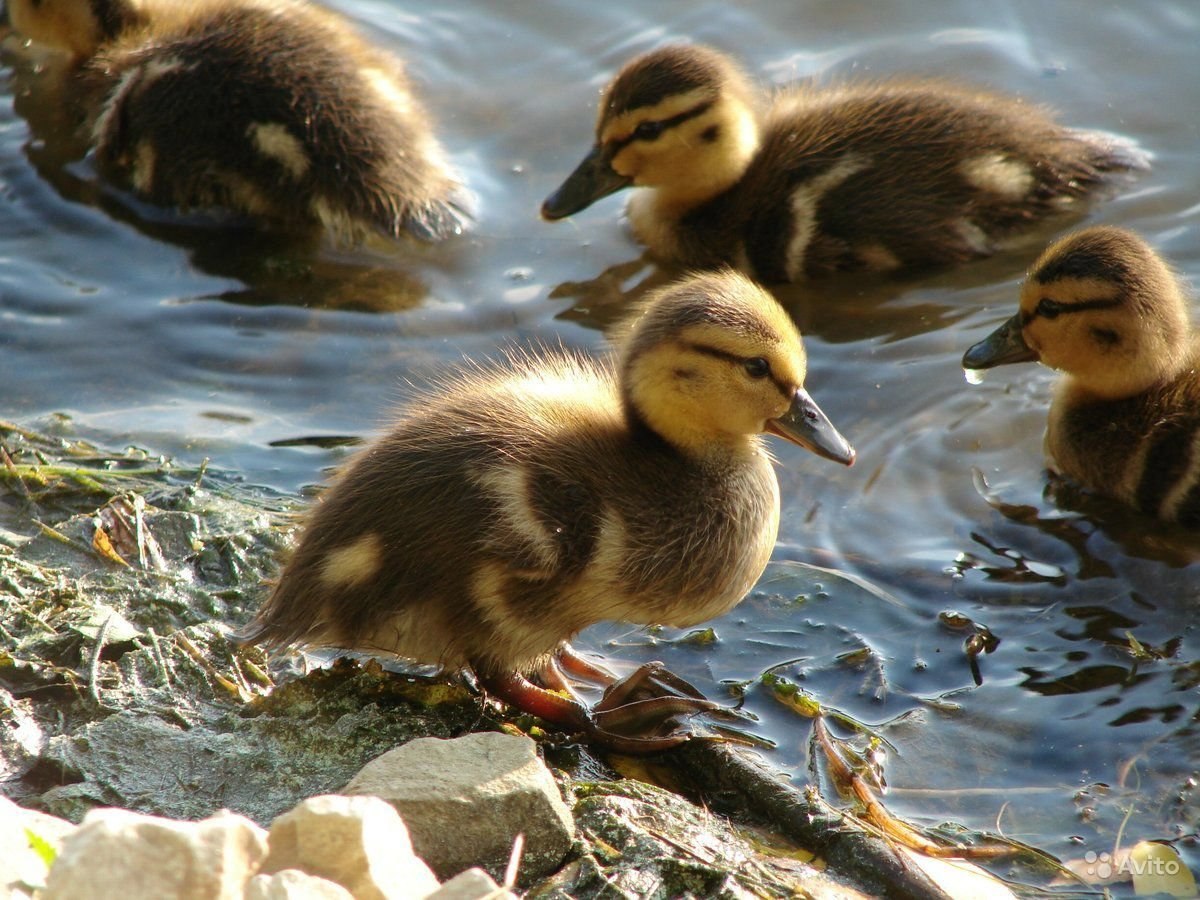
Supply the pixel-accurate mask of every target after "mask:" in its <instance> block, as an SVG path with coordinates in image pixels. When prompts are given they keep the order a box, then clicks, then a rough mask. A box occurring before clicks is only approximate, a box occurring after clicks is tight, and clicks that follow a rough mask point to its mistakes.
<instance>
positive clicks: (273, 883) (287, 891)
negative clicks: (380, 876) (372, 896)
mask: <svg viewBox="0 0 1200 900" xmlns="http://www.w3.org/2000/svg"><path fill="white" fill-rule="evenodd" d="M244 900H356V898H355V896H354V895H353V894H351V893H350V892H349V891H348V890H346V889H345V888H344V887H342V886H341V885H340V884H334V883H333V882H332V881H326V880H325V879H324V878H318V877H317V876H316V875H309V874H308V873H307V872H301V871H300V870H298V869H284V870H283V871H282V872H276V873H275V874H274V875H255V876H254V877H253V878H251V879H250V882H249V883H248V884H247V885H246V895H245V898H244Z"/></svg>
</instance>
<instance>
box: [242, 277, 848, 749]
mask: <svg viewBox="0 0 1200 900" xmlns="http://www.w3.org/2000/svg"><path fill="white" fill-rule="evenodd" d="M804 376H805V354H804V349H803V347H802V345H801V342H800V335H799V334H798V332H797V331H796V328H795V326H794V325H793V324H792V321H791V319H790V318H789V317H788V316H787V314H786V313H785V312H784V310H783V309H782V308H781V307H780V306H779V305H778V304H777V303H776V302H775V300H774V299H773V298H772V297H771V296H770V295H769V294H767V293H766V292H765V291H764V290H762V289H761V288H759V287H758V286H757V285H755V284H753V283H752V282H750V281H749V280H748V279H746V278H745V277H743V276H741V275H738V274H736V273H734V272H732V271H724V272H716V273H709V274H702V275H697V276H694V277H691V278H688V279H686V280H683V281H681V282H677V283H675V284H672V285H669V286H668V287H666V288H663V289H661V290H660V291H659V292H657V293H656V294H654V295H653V296H652V297H651V298H650V300H649V301H648V302H647V303H646V305H645V306H644V307H642V308H641V311H640V313H639V314H638V315H637V316H636V317H635V318H634V319H633V320H632V324H631V326H630V327H629V330H628V333H627V334H626V336H625V337H624V338H623V339H622V340H621V342H620V346H619V352H618V353H617V354H616V357H615V359H613V360H611V361H594V360H591V359H587V358H583V357H580V356H577V355H573V354H569V353H566V352H547V353H546V354H545V355H544V356H541V357H538V358H535V357H534V356H531V355H517V354H514V355H511V356H510V358H509V359H508V360H507V361H506V362H505V363H503V364H500V365H497V366H494V367H484V366H480V367H477V368H472V369H468V370H466V371H464V372H462V373H460V374H458V375H457V376H453V377H451V378H449V379H448V380H446V381H445V382H444V383H443V384H442V385H441V387H440V389H438V390H436V391H432V392H430V393H428V394H427V395H425V396H423V397H421V398H420V399H418V400H417V401H415V402H414V403H413V404H412V405H411V406H410V407H409V409H408V411H407V412H406V413H405V414H404V415H403V417H402V418H401V419H400V421H399V422H398V423H397V424H396V425H395V426H394V427H393V429H392V430H391V431H390V432H389V433H388V434H386V435H384V436H383V437H382V438H380V439H379V440H378V441H376V442H375V443H374V444H372V445H371V446H369V447H367V448H366V449H365V450H363V451H362V452H361V453H360V454H359V455H358V456H357V457H356V458H355V459H354V460H353V462H352V463H350V464H349V466H348V467H347V468H346V470H345V471H344V472H343V473H342V474H341V476H340V477H339V478H338V479H337V480H336V481H335V483H334V484H333V486H332V487H331V488H330V489H329V491H328V493H327V494H326V495H325V497H324V498H323V500H322V501H321V502H320V503H319V504H318V505H317V506H316V508H315V509H314V510H313V512H312V516H311V519H310V520H309V522H308V526H307V529H306V531H305V532H304V535H303V538H302V539H301V541H300V544H299V546H298V548H297V550H296V552H295V555H294V556H293V557H292V559H291V561H290V562H289V563H288V565H287V566H286V567H285V568H284V571H283V574H282V576H281V577H280V579H279V582H278V584H277V585H276V586H275V589H274V592H273V593H272V594H271V596H270V598H269V599H268V600H267V602H266V604H265V606H264V607H263V609H262V610H261V611H260V612H259V614H258V617H257V618H256V620H255V621H254V623H253V625H252V626H251V634H250V636H249V637H248V640H254V641H261V642H264V643H266V644H268V645H273V646H277V647H279V646H287V645H293V644H299V645H306V646H322V647H336V648H343V649H354V650H359V651H364V652H368V653H378V654H388V655H394V656H398V657H407V658H410V659H415V660H418V661H422V662H429V663H440V664H441V665H442V666H444V667H446V668H449V669H457V668H460V667H464V666H469V667H470V668H471V669H473V670H474V672H475V673H476V675H477V676H478V678H479V681H480V683H481V684H482V685H483V686H484V687H485V688H486V689H487V690H488V691H490V692H491V693H492V694H493V695H495V696H496V697H499V698H501V699H503V700H505V701H507V702H509V703H511V704H513V705H515V706H517V707H519V708H521V709H523V710H525V711H527V712H532V713H534V714H536V715H538V716H541V717H542V718H544V719H547V720H549V721H551V722H554V723H556V724H558V725H561V726H566V727H567V728H570V729H572V730H581V729H582V730H584V731H586V732H588V733H589V734H590V735H591V736H592V737H593V738H597V739H599V740H602V741H605V742H608V743H610V744H612V745H614V746H621V747H623V748H625V749H634V750H637V749H642V750H655V749H660V748H661V747H664V746H670V745H671V744H672V743H677V742H678V741H679V740H681V739H686V737H687V735H686V734H685V735H682V736H681V735H678V734H673V735H669V736H667V737H666V738H639V737H638V735H637V734H628V733H625V732H628V731H630V730H632V729H633V727H634V726H637V725H639V724H642V723H643V722H644V718H645V717H644V716H641V715H638V716H634V715H631V713H632V712H640V711H641V710H643V709H645V708H646V707H649V708H648V710H646V711H648V712H649V713H651V714H653V715H655V716H656V717H657V720H658V723H659V724H662V721H663V720H664V719H666V718H667V717H668V716H670V715H674V714H676V713H678V712H680V711H684V710H691V711H695V710H696V709H697V708H705V705H704V704H703V702H702V701H696V700H695V699H692V698H682V699H679V700H677V701H673V700H671V699H669V698H663V699H661V700H659V701H650V702H649V703H647V702H646V701H641V702H631V703H625V702H624V698H625V697H626V696H628V695H636V693H637V691H636V687H637V685H636V684H632V683H624V684H621V685H616V686H613V687H612V688H610V690H609V692H608V694H607V695H606V697H605V699H604V701H602V702H601V704H598V706H597V709H596V710H593V711H592V712H589V711H588V710H587V709H586V708H585V707H584V706H583V705H582V704H581V703H580V702H579V701H578V700H577V699H574V698H572V697H571V696H563V695H561V694H558V693H553V692H551V691H547V690H545V689H544V688H542V687H538V686H536V685H534V684H533V683H531V682H530V681H529V680H528V677H529V676H535V677H538V678H540V679H541V681H542V683H543V684H544V685H547V686H551V687H561V686H562V684H563V678H562V677H561V671H560V666H561V667H562V668H565V669H567V670H569V671H572V672H577V671H578V670H579V669H580V668H588V665H587V664H586V662H585V661H583V660H582V659H581V658H579V657H577V656H575V655H574V654H573V652H572V651H571V650H570V647H569V645H568V644H567V641H569V639H570V638H572V637H573V636H574V635H575V634H576V633H577V632H579V631H580V630H581V629H583V628H586V627H587V626H589V625H591V624H593V623H596V622H599V621H602V620H610V619H611V620H621V621H625V622H633V623H639V624H648V623H664V624H670V625H676V626H686V625H692V624H695V623H698V622H703V621H705V620H707V619H711V618H713V617H715V616H719V615H721V614H722V613H724V612H726V611H728V610H729V609H731V608H732V607H733V606H735V605H736V604H737V603H738V602H739V601H740V600H741V599H742V597H743V596H744V595H745V594H746V592H747V591H749V590H750V588H751V586H752V585H753V584H754V582H755V581H756V580H757V579H758V577H759V575H760V574H761V573H762V570H763V568H764V566H765V565H766V562H767V559H768V557H769V556H770V554H771V551H772V548H773V546H774V543H775V537H776V531H777V528H778V524H779V488H778V484H777V482H776V479H775V473H774V470H773V469H772V465H771V460H770V457H769V456H768V454H767V451H766V449H765V447H764V446H763V443H762V440H761V438H760V437H759V435H760V434H761V433H763V432H770V433H772V434H776V435H779V436H781V437H783V438H786V439H787V440H790V441H793V442H794V443H797V444H799V445H801V446H803V447H806V448H808V449H809V450H811V451H813V452H814V453H817V454H819V455H821V456H825V457H828V458H830V459H833V460H836V461H838V462H841V463H844V464H846V465H849V464H851V463H852V462H853V460H854V450H853V449H852V448H851V447H850V445H849V444H848V443H847V442H846V440H845V439H844V438H843V437H842V436H841V435H840V434H839V433H838V432H837V431H836V429H834V427H833V426H832V425H831V424H830V422H829V421H828V419H827V418H826V417H825V415H824V414H823V413H822V412H821V410H820V409H819V408H818V407H817V405H816V404H815V403H814V402H813V400H812V399H811V398H810V397H809V395H808V393H807V392H806V391H805V390H804ZM583 674H585V675H592V674H594V672H584V673H583ZM635 674H637V673H635ZM644 674H645V673H644V672H643V673H641V675H639V676H638V677H639V678H641V677H642V675H644ZM610 679H611V676H610ZM635 699H636V697H635ZM689 700H690V702H689ZM631 723H632V724H631Z"/></svg>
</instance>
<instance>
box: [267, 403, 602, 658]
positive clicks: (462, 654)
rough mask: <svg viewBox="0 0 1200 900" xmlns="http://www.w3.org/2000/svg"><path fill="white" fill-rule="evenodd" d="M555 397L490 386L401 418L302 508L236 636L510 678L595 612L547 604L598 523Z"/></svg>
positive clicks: (575, 571)
mask: <svg viewBox="0 0 1200 900" xmlns="http://www.w3.org/2000/svg"><path fill="white" fill-rule="evenodd" d="M561 406H562V404H561V403H560V404H550V406H549V407H546V406H545V405H544V404H541V403H540V402H538V401H534V400H531V399H530V398H529V396H527V395H522V394H520V393H519V392H517V393H514V392H513V391H512V390H511V389H506V386H505V385H503V384H490V385H477V386H476V388H475V389H473V393H472V395H471V396H467V395H465V394H463V393H461V392H460V394H459V395H458V396H455V397H452V398H449V399H445V398H443V399H442V400H440V401H438V402H436V403H434V404H432V405H427V406H424V407H418V408H416V409H414V410H413V411H411V412H410V414H409V415H408V416H407V417H406V418H405V420H403V421H402V422H400V423H399V424H398V425H397V427H395V428H394V429H393V430H392V431H391V432H390V433H388V434H387V435H385V436H384V437H382V438H381V439H380V440H378V441H377V442H376V443H374V444H373V445H371V446H370V447H368V448H367V449H365V450H364V451H363V452H362V453H360V454H359V456H358V457H357V458H356V459H355V460H354V462H353V463H352V464H351V465H350V466H349V467H348V468H347V469H346V471H345V472H344V473H343V474H342V475H341V476H340V477H339V478H338V479H337V480H336V482H335V483H334V484H333V486H332V487H331V488H330V489H329V490H328V491H327V493H326V495H325V497H324V498H323V499H322V501H321V502H320V503H319V504H318V505H317V506H316V508H315V509H314V510H313V513H312V515H311V517H310V521H309V523H308V526H307V528H306V530H305V533H304V536H303V538H302V540H301V542H300V544H299V546H298V547H297V549H296V551H295V554H294V555H293V558H292V559H291V561H290V562H289V564H288V565H287V567H286V568H285V570H284V572H283V573H282V575H281V576H280V579H279V582H278V584H277V585H276V587H275V590H274V592H273V594H272V596H271V597H270V599H269V600H268V602H267V604H266V605H265V606H264V608H263V611H262V612H261V613H260V615H259V617H258V619H257V620H256V622H255V624H254V626H253V628H252V633H251V635H250V639H252V640H261V641H264V642H266V643H270V644H274V645H287V644H293V643H299V644H309V645H322V646H335V647H340V648H346V649H358V650H364V651H368V652H383V653H388V654H393V655H397V656H405V657H411V658H415V659H418V660H422V661H426V662H442V663H447V664H456V665H462V664H467V663H470V664H473V665H478V664H479V663H480V661H481V660H484V661H489V660H490V661H492V662H491V663H489V667H491V668H496V669H498V670H509V671H511V670H512V669H516V668H520V667H521V666H523V665H525V664H527V663H528V662H530V661H531V660H533V659H535V658H536V657H538V656H540V655H543V654H545V653H548V652H550V651H552V650H553V649H554V648H555V647H556V646H557V645H558V644H559V643H560V642H561V641H562V640H564V639H566V638H568V637H570V636H571V634H573V633H574V632H575V631H577V630H578V629H579V628H580V627H582V625H581V624H579V623H580V622H581V621H583V622H585V623H590V622H591V621H596V620H597V619H598V618H600V617H598V616H593V613H592V612H591V611H589V610H580V609H578V608H574V609H572V610H565V609H563V608H562V604H560V603H559V602H558V601H559V600H560V599H561V597H562V595H563V591H564V585H566V584H568V583H570V582H571V581H573V580H575V579H577V578H578V577H579V574H580V572H581V571H582V570H583V569H584V568H585V567H586V566H587V564H588V562H589V560H590V559H591V558H592V556H593V554H594V552H595V545H596V540H597V535H598V533H599V528H600V525H599V522H600V517H601V511H600V509H601V501H600V498H599V496H598V495H597V492H596V489H595V487H594V484H593V482H592V479H591V473H590V469H589V466H588V464H581V463H582V461H577V460H578V458H577V457H576V456H575V455H574V453H573V451H572V449H571V447H572V443H571V442H570V441H564V439H563V437H562V435H561V433H560V429H559V428H558V427H557V426H556V425H555V424H554V421H555V420H556V419H561V418H562V410H561ZM548 408H549V409H550V410H551V413H550V415H547V412H546V411H547V409H548ZM571 416H573V417H574V418H576V419H581V420H582V422H576V427H582V426H583V424H584V423H590V425H591V427H590V428H587V427H585V428H584V430H587V431H597V430H600V431H602V430H603V427H604V425H605V423H606V422H607V421H608V420H610V419H611V418H612V417H611V416H606V415H604V414H601V415H600V416H599V420H603V421H592V419H589V416H592V417H593V418H595V416H594V410H589V409H588V408H587V406H586V404H585V405H584V406H583V407H581V408H580V409H576V410H574V411H572V412H571ZM571 416H568V418H570V417H571ZM595 439H596V438H595V436H594V435H593V440H595ZM600 441H601V443H603V439H600Z"/></svg>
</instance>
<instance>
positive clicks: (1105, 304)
mask: <svg viewBox="0 0 1200 900" xmlns="http://www.w3.org/2000/svg"><path fill="white" fill-rule="evenodd" d="M1124 302H1125V301H1124V300H1122V299H1121V298H1119V297H1118V298H1117V299H1116V300H1083V301H1081V302H1079V303H1059V302H1057V301H1055V300H1051V299H1050V298H1049V297H1043V298H1042V299H1041V300H1039V301H1038V305H1037V306H1035V307H1034V309H1033V312H1027V313H1022V314H1021V322H1022V323H1023V324H1029V323H1030V322H1032V321H1033V320H1034V319H1036V318H1037V317H1038V316H1041V317H1042V318H1043V319H1057V318H1058V317H1059V316H1061V315H1066V314H1067V313H1077V312H1086V311H1088V310H1090V309H1112V308H1113V307H1116V306H1120V305H1121V304H1123V303H1124Z"/></svg>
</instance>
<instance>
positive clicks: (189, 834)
mask: <svg viewBox="0 0 1200 900" xmlns="http://www.w3.org/2000/svg"><path fill="white" fill-rule="evenodd" d="M266 839H267V833H266V832H265V831H264V830H263V829H261V828H259V827H258V826H257V825H255V824H254V823H253V822H251V821H250V820H249V819H247V818H245V817H244V816H239V815H236V814H234V813H231V812H228V811H224V810H223V811H222V812H219V813H217V814H216V815H214V816H210V817H209V818H207V819H204V820H203V821H200V822H176V821H173V820H171V819H163V818H159V817H158V816H147V815H143V814H141V813H135V812H130V811H129V810H125V809H97V810H93V811H92V812H90V813H88V814H87V816H86V817H85V818H84V820H83V824H81V825H80V826H79V828H78V830H76V831H75V832H74V833H73V834H71V835H70V837H68V838H67V839H66V840H65V841H64V842H63V848H62V852H61V853H60V854H59V857H58V859H57V860H56V861H55V863H54V865H53V866H51V868H50V874H49V876H48V878H47V879H46V890H45V892H44V893H43V894H42V895H41V897H42V900H95V898H97V897H117V898H120V900H225V898H228V900H241V898H242V893H243V890H244V888H245V886H246V882H247V881H249V880H250V876H251V875H253V874H254V872H255V871H256V870H257V869H258V865H259V863H260V862H261V861H262V859H263V857H264V856H266V852H267V840H266Z"/></svg>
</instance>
